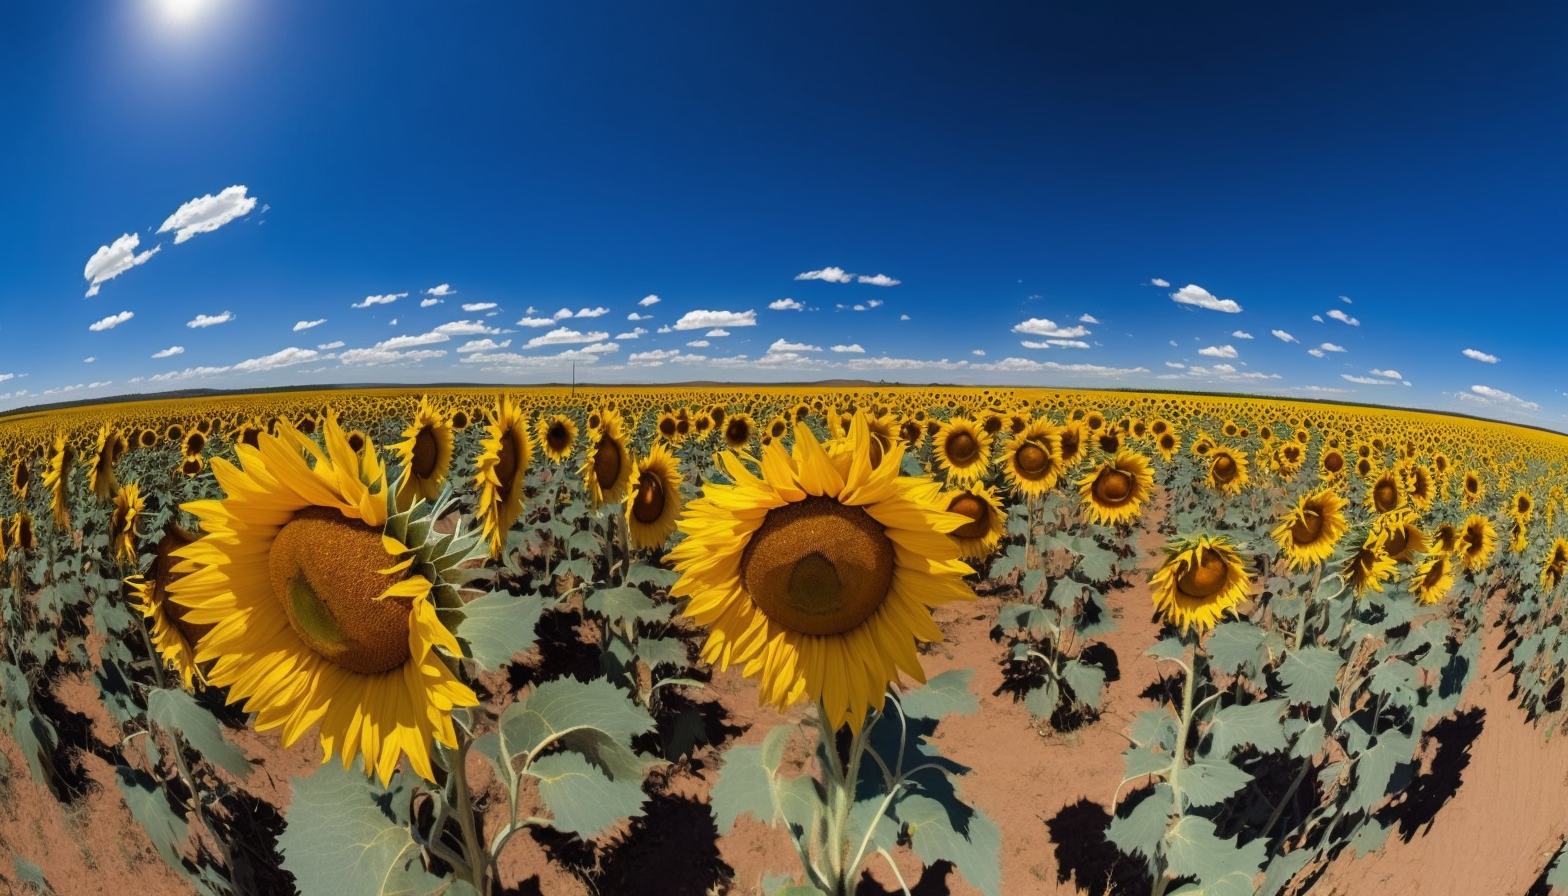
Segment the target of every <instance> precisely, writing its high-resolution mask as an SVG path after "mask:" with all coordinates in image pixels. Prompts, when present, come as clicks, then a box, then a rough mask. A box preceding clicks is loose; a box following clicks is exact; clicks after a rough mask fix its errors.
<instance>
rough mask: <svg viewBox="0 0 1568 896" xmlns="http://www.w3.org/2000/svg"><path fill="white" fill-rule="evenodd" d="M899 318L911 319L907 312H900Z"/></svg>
mask: <svg viewBox="0 0 1568 896" xmlns="http://www.w3.org/2000/svg"><path fill="white" fill-rule="evenodd" d="M898 319H899V320H909V315H907V314H900V315H899V316H898Z"/></svg>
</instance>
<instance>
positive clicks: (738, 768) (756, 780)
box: [709, 725, 795, 834]
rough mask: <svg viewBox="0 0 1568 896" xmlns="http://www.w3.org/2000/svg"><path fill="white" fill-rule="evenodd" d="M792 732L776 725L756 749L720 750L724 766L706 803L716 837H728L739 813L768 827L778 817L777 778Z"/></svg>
mask: <svg viewBox="0 0 1568 896" xmlns="http://www.w3.org/2000/svg"><path fill="white" fill-rule="evenodd" d="M794 729H795V726H794V725H778V726H775V727H774V728H773V730H772V731H769V732H768V735H767V737H766V738H764V739H763V741H762V744H761V745H760V746H739V747H730V748H729V749H727V750H725V751H724V765H723V766H722V767H721V768H720V770H719V780H718V782H717V783H715V784H714V785H713V792H712V796H711V797H710V800H709V802H710V804H711V805H712V806H713V817H714V820H715V821H716V822H717V827H718V831H719V833H720V834H728V833H729V832H730V831H731V830H732V829H733V828H734V827H735V819H737V818H739V817H740V815H741V813H743V812H749V813H751V815H752V817H754V818H756V819H757V820H758V821H760V822H762V823H763V824H766V825H770V826H773V825H776V824H777V822H778V820H779V819H780V818H781V817H782V811H781V810H780V808H779V802H778V789H777V783H778V782H777V775H778V769H779V763H780V762H781V761H782V760H783V758H784V744H785V743H786V742H787V741H788V740H789V736H790V733H791V732H793V731H794Z"/></svg>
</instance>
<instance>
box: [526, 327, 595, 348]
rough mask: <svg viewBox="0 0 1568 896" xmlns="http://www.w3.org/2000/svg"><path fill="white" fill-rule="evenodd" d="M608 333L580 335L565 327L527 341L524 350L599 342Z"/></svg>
mask: <svg viewBox="0 0 1568 896" xmlns="http://www.w3.org/2000/svg"><path fill="white" fill-rule="evenodd" d="M609 338H610V334H609V333H581V332H578V331H577V330H572V329H569V328H567V327H560V328H558V329H554V330H551V331H550V332H548V333H546V334H544V335H543V336H535V337H534V338H532V339H530V340H528V343H527V345H526V346H524V347H525V348H538V347H539V346H541V345H570V344H572V343H576V342H600V341H602V340H605V339H609Z"/></svg>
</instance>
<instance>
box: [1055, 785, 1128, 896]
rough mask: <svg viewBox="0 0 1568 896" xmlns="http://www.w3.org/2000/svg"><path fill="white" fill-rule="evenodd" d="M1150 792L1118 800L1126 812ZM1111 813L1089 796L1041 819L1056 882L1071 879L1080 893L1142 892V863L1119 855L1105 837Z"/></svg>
mask: <svg viewBox="0 0 1568 896" xmlns="http://www.w3.org/2000/svg"><path fill="white" fill-rule="evenodd" d="M1150 792H1151V791H1148V790H1145V791H1142V792H1140V793H1137V794H1134V795H1133V796H1131V797H1129V798H1128V799H1126V800H1124V801H1123V802H1122V805H1124V806H1127V807H1128V811H1131V810H1132V809H1134V808H1136V807H1137V804H1138V803H1139V802H1142V801H1143V799H1144V798H1145V797H1146V796H1147V795H1148V793H1150ZM1110 826H1111V814H1110V813H1109V812H1107V811H1105V807H1104V806H1101V805H1100V804H1099V803H1096V802H1094V801H1092V800H1089V799H1081V800H1079V801H1078V802H1076V803H1073V804H1072V805H1070V806H1063V807H1062V811H1060V812H1058V813H1056V815H1055V816H1054V817H1052V818H1050V819H1047V820H1046V822H1045V829H1046V831H1047V832H1048V833H1049V835H1050V839H1051V842H1052V843H1054V844H1056V868H1057V871H1056V882H1057V883H1059V884H1065V883H1068V882H1072V883H1073V885H1075V886H1076V887H1078V889H1079V890H1080V891H1081V892H1082V893H1083V894H1084V896H1126V894H1132V893H1146V892H1148V890H1149V883H1150V881H1149V875H1148V872H1147V871H1146V870H1145V869H1144V867H1143V865H1142V863H1140V862H1136V861H1134V860H1132V859H1129V858H1128V857H1126V856H1124V855H1122V854H1121V851H1120V850H1118V849H1117V848H1116V845H1115V844H1113V843H1111V841H1109V840H1107V839H1105V831H1106V829H1107V828H1109V827H1110Z"/></svg>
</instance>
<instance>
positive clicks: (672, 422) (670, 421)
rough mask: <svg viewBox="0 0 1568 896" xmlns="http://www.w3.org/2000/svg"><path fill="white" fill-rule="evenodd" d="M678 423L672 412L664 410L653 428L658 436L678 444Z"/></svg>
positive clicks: (593, 426)
mask: <svg viewBox="0 0 1568 896" xmlns="http://www.w3.org/2000/svg"><path fill="white" fill-rule="evenodd" d="M679 424H680V421H679V420H678V419H677V418H676V417H675V414H674V413H673V412H671V411H665V412H664V413H662V414H660V415H659V420H658V422H657V423H655V424H654V429H655V430H656V431H657V432H658V433H659V438H661V439H663V440H664V441H666V442H669V443H671V444H678V443H679V442H680V433H679V431H678V430H679ZM590 426H591V428H594V429H597V428H598V427H597V426H595V425H592V424H590Z"/></svg>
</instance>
